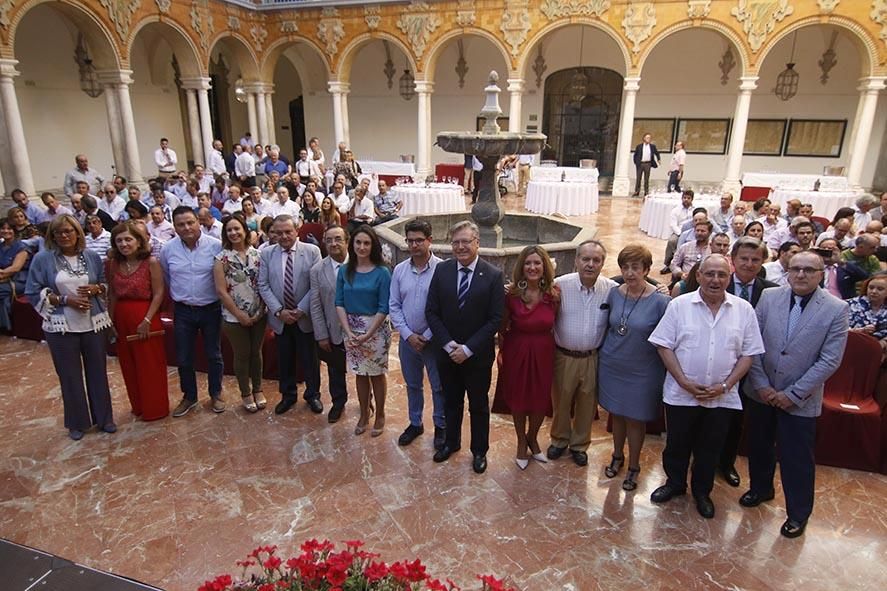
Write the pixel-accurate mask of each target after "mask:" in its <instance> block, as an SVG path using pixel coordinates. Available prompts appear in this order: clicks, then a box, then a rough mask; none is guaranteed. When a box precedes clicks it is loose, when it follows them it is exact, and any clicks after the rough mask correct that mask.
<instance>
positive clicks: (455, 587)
mask: <svg viewBox="0 0 887 591" xmlns="http://www.w3.org/2000/svg"><path fill="white" fill-rule="evenodd" d="M447 585H449V586H450V591H462V589H461V588H460V587H459V585H457V584H456V583H454V582H453V581H452V580H450V579H447Z"/></svg>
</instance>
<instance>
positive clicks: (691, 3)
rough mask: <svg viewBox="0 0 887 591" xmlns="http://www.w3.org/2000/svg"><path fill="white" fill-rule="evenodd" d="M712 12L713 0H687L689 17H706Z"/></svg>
mask: <svg viewBox="0 0 887 591" xmlns="http://www.w3.org/2000/svg"><path fill="white" fill-rule="evenodd" d="M709 12H711V0H687V18H692V19H698V18H705V17H707V16H708V13H709Z"/></svg>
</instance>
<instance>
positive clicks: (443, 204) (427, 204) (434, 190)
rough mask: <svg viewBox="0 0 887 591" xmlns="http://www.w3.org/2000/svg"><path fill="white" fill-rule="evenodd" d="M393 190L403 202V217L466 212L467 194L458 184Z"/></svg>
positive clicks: (429, 185)
mask: <svg viewBox="0 0 887 591" xmlns="http://www.w3.org/2000/svg"><path fill="white" fill-rule="evenodd" d="M392 190H393V191H395V192H396V193H397V195H398V196H399V197H400V198H401V200H402V201H403V207H402V208H401V210H400V215H402V216H407V215H420V214H430V213H451V212H462V211H465V194H464V193H463V191H462V187H461V186H459V185H456V184H452V183H429V184H428V185H424V184H405V185H396V186H395V187H394V188H393V189H392Z"/></svg>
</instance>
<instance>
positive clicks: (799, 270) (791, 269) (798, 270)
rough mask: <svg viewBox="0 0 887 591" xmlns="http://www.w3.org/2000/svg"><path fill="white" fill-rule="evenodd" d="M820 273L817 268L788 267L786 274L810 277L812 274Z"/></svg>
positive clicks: (819, 269)
mask: <svg viewBox="0 0 887 591" xmlns="http://www.w3.org/2000/svg"><path fill="white" fill-rule="evenodd" d="M820 271H822V269H821V268H819V267H789V268H788V272H789V273H794V274H795V275H799V274H801V273H803V274H804V275H812V274H813V273H819V272H820Z"/></svg>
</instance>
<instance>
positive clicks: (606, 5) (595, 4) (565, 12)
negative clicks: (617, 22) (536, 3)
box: [540, 0, 610, 21]
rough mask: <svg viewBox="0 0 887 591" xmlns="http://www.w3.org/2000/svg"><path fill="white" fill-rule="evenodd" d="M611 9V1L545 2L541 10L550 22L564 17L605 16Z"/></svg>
mask: <svg viewBox="0 0 887 591" xmlns="http://www.w3.org/2000/svg"><path fill="white" fill-rule="evenodd" d="M609 9H610V0H545V1H544V2H542V6H541V7H540V10H541V11H542V14H544V15H545V16H547V17H548V20H550V21H553V20H555V19H558V18H561V17H564V16H580V15H581V16H598V17H599V16H603V14H604V13H605V12H607V11H608V10H609Z"/></svg>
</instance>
